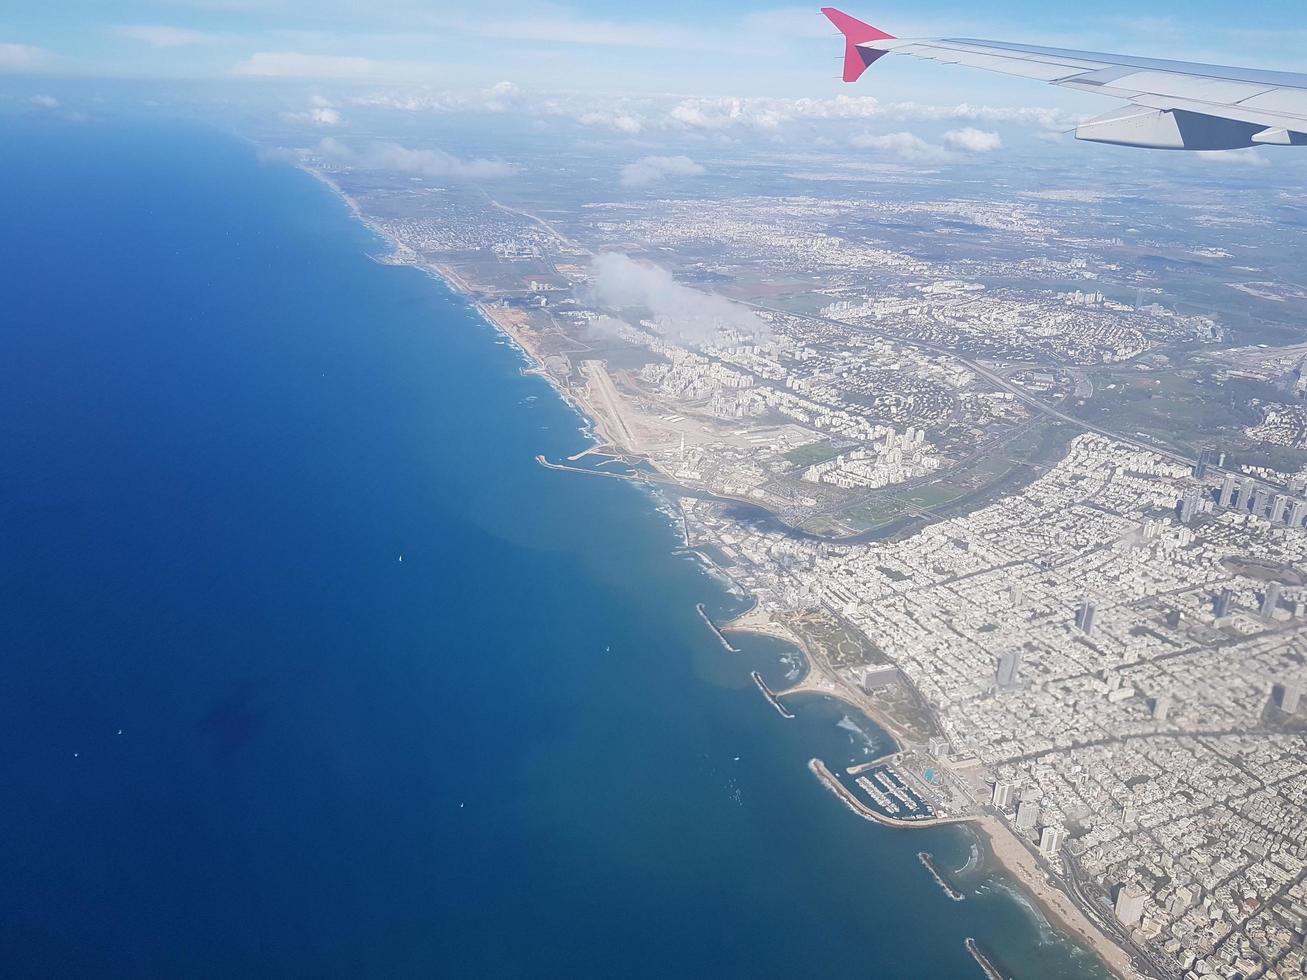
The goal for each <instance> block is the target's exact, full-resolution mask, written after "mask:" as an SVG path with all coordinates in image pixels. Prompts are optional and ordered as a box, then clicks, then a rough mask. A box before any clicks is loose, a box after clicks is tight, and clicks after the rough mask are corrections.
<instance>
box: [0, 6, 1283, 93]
mask: <svg viewBox="0 0 1307 980" xmlns="http://www.w3.org/2000/svg"><path fill="white" fill-rule="evenodd" d="M7 6H8V7H9V9H8V10H7V11H5V12H0V71H6V72H8V73H10V74H15V73H19V74H26V73H34V74H44V75H47V76H52V77H58V76H66V75H75V76H88V75H89V76H130V77H138V78H139V77H147V78H148V77H161V78H178V77H197V78H205V79H214V78H232V79H240V80H242V81H246V82H248V81H249V80H251V79H260V78H263V79H268V78H298V79H308V80H317V81H322V82H324V83H326V82H331V83H334V84H341V83H347V82H354V83H363V84H377V83H386V84H394V85H414V86H431V87H448V88H460V87H462V88H483V87H487V86H491V85H494V84H495V83H497V82H502V81H511V82H513V83H515V84H516V85H518V86H520V87H522V88H523V89H526V90H531V91H544V90H549V89H570V90H579V91H590V92H605V93H630V94H639V93H646V94H648V93H668V92H670V93H679V94H694V95H698V94H702V95H743V96H751V95H769V96H781V95H788V96H813V97H828V96H831V95H833V94H838V93H840V92H842V91H847V92H850V93H851V92H854V91H857V93H858V94H875V95H876V96H878V97H880V98H889V99H909V98H914V99H918V100H921V101H939V100H942V99H949V98H952V99H953V100H954V101H956V100H957V98H958V95H959V93H962V94H964V95H965V96H966V97H967V98H969V99H971V100H973V101H975V100H979V101H988V102H995V101H1001V102H1003V103H1005V104H1029V105H1054V104H1059V103H1061V104H1065V103H1066V102H1067V94H1066V93H1062V92H1058V91H1056V90H1048V89H1046V88H1044V87H1042V86H1039V85H1037V84H1034V83H1029V82H1021V81H1014V80H1009V79H1003V78H1001V77H997V76H991V75H987V74H984V73H976V72H967V71H963V70H960V69H951V68H943V67H940V66H934V65H918V64H914V63H912V62H910V61H909V60H908V59H890V60H889V61H887V62H884V63H882V65H877V66H876V68H875V70H874V71H873V72H871V73H869V74H868V75H867V76H866V78H865V79H864V80H863V82H862V83H859V85H858V86H850V87H849V88H848V89H844V88H842V87H841V85H840V83H839V82H838V81H837V80H836V79H835V74H836V65H837V55H838V54H839V44H838V41H837V40H835V39H834V38H833V37H832V36H830V35H831V32H830V29H829V27H828V25H827V24H826V22H825V21H824V20H823V19H822V18H821V17H820V15H819V14H817V12H816V7H817V4H815V3H814V4H813V5H812V6H811V7H807V6H791V5H785V4H783V3H779V4H768V3H744V2H737V0H723V2H717V3H712V4H706V3H703V2H690V0H666V2H662V3H658V4H647V5H643V6H637V5H632V4H618V3H612V2H596V0H579V2H575V3H570V4H549V3H521V2H517V0H506V2H504V3H498V4H494V5H485V6H478V5H475V4H470V3H448V2H432V0H370V2H359V0H116V2H115V0H62V2H60V3H39V4H38V3H19V4H10V5H7ZM846 9H848V10H849V11H850V12H851V13H853V14H854V15H856V16H860V17H862V18H863V19H865V20H867V21H870V22H871V23H874V24H877V25H878V26H881V27H883V28H885V29H886V30H888V31H890V32H892V33H894V34H897V35H899V36H932V35H934V36H938V35H955V36H957V35H962V36H974V37H991V38H1000V39H1005V40H1025V41H1031V42H1034V43H1047V44H1057V45H1063V46H1075V47H1084V48H1090V49H1094V50H1112V51H1123V52H1139V53H1146V54H1150V55H1154V56H1158V57H1175V58H1184V59H1196V60H1217V61H1220V62H1222V63H1227V64H1247V65H1256V66H1265V67H1274V68H1284V69H1289V70H1307V58H1304V56H1303V54H1302V52H1303V51H1304V50H1307V43H1304V42H1307V8H1305V6H1304V5H1303V4H1302V3H1301V0H1260V2H1257V3H1255V4H1252V5H1243V6H1241V7H1236V6H1235V5H1232V4H1230V3H1229V2H1228V0H1224V2H1218V0H1153V2H1148V3H1142V4H1141V3H1139V2H1130V0H1098V2H1095V3H1092V4H1077V5H1074V6H1072V5H1062V4H1052V3H1048V2H1047V0H995V2H991V3H989V4H976V3H971V4H961V3H958V2H956V0H917V2H912V3H908V2H905V0H886V2H883V3H871V2H865V0H854V2H851V3H849V4H847V5H846ZM1236 10H1237V14H1236V13H1235V11H1236Z"/></svg>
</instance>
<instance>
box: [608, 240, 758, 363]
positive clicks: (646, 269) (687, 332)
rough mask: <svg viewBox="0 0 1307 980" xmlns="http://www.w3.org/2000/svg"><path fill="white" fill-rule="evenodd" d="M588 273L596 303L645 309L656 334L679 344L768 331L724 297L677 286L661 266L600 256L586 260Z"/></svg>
mask: <svg viewBox="0 0 1307 980" xmlns="http://www.w3.org/2000/svg"><path fill="white" fill-rule="evenodd" d="M590 271H591V274H592V275H593V276H594V281H593V282H592V284H591V287H590V292H591V299H592V300H593V302H594V303H595V305H597V306H600V307H606V308H608V309H610V310H615V311H622V310H626V309H631V308H636V309H638V310H641V311H645V312H647V313H648V314H649V317H650V318H651V319H652V321H653V323H654V324H655V325H656V327H657V329H658V331H659V332H660V333H661V334H663V335H664V336H667V337H672V338H674V339H676V340H677V341H679V342H681V343H689V344H704V343H714V342H717V341H721V340H726V339H728V338H729V337H731V336H732V335H735V336H740V335H744V336H752V337H755V338H758V339H761V338H763V337H766V336H767V335H768V334H769V333H770V331H769V329H768V327H767V324H766V323H764V322H763V321H762V320H761V319H759V318H758V317H757V316H756V315H755V314H754V313H753V312H752V311H751V310H748V309H745V308H744V307H742V306H740V305H738V304H736V303H732V302H731V301H730V300H728V299H726V298H725V297H724V296H717V295H715V294H713V293H701V292H699V291H698V290H697V289H691V288H690V287H689V286H682V285H681V284H680V283H678V282H677V281H676V280H675V279H674V278H673V277H672V274H671V272H669V271H668V270H667V269H664V268H662V267H661V266H657V265H653V264H652V263H649V262H637V261H636V260H635V259H632V258H631V257H630V256H628V255H621V254H618V253H616V252H603V253H601V254H599V255H596V256H595V257H594V259H593V260H592V261H591V263H590Z"/></svg>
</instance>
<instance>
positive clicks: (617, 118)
mask: <svg viewBox="0 0 1307 980" xmlns="http://www.w3.org/2000/svg"><path fill="white" fill-rule="evenodd" d="M576 121H577V122H579V123H580V124H581V125H582V126H597V127H599V128H601V129H612V130H615V131H616V132H619V133H625V134H626V135H627V136H638V135H639V134H640V132H641V131H642V130H643V129H644V121H643V120H641V119H640V118H639V117H638V116H633V115H631V114H629V113H624V112H583V113H581V114H580V115H579V116H577V117H576Z"/></svg>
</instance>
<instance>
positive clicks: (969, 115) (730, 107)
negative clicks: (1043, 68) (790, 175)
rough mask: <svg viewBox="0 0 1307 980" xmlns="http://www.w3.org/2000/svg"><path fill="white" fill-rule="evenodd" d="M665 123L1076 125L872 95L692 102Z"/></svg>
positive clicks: (1014, 109) (1055, 114)
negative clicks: (865, 121) (883, 99)
mask: <svg viewBox="0 0 1307 980" xmlns="http://www.w3.org/2000/svg"><path fill="white" fill-rule="evenodd" d="M667 119H668V121H669V122H670V123H671V124H672V125H674V126H679V127H682V128H687V129H701V130H720V129H728V128H745V129H758V130H776V129H779V128H780V127H782V126H784V125H786V124H789V123H795V122H803V121H822V120H841V119H843V120H848V119H893V120H896V121H919V122H947V121H950V120H957V121H960V122H961V121H965V122H988V123H1016V124H1019V125H1023V126H1038V127H1042V128H1045V129H1068V128H1070V126H1072V125H1074V120H1072V119H1071V117H1069V116H1068V115H1067V114H1066V113H1065V112H1063V111H1062V110H1060V109H1046V108H1038V107H1031V106H987V105H972V104H971V103H968V102H962V103H959V104H958V105H953V106H935V105H921V104H920V103H916V102H881V101H880V100H879V99H876V98H874V97H872V96H849V95H837V96H835V97H834V98H830V99H806V98H803V99H785V98H690V99H682V100H681V101H680V102H679V103H677V104H676V105H675V106H673V107H672V109H671V110H670V111H669V112H668V113H667Z"/></svg>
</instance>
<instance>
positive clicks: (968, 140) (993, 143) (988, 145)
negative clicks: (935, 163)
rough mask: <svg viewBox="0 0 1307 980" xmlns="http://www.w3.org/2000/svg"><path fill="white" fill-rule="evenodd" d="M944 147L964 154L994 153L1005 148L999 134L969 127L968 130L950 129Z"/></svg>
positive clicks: (946, 134)
mask: <svg viewBox="0 0 1307 980" xmlns="http://www.w3.org/2000/svg"><path fill="white" fill-rule="evenodd" d="M944 145H945V146H947V147H948V148H949V149H951V150H961V151H962V152H963V153H992V152H994V151H995V150H1001V149H1002V148H1003V139H1002V137H1000V136H999V135H998V133H988V132H986V131H985V130H983V129H974V128H972V127H970V126H968V127H967V128H966V129H950V130H949V131H948V132H947V133H945V134H944Z"/></svg>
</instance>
